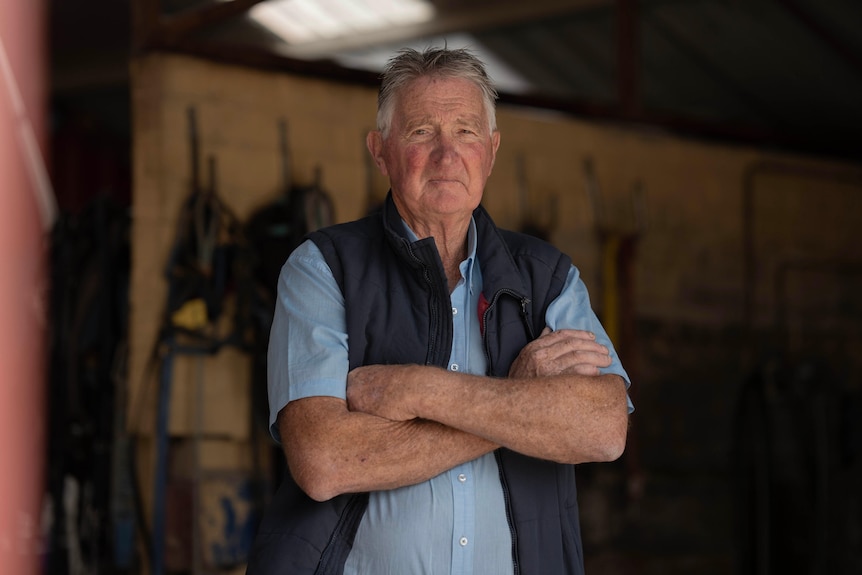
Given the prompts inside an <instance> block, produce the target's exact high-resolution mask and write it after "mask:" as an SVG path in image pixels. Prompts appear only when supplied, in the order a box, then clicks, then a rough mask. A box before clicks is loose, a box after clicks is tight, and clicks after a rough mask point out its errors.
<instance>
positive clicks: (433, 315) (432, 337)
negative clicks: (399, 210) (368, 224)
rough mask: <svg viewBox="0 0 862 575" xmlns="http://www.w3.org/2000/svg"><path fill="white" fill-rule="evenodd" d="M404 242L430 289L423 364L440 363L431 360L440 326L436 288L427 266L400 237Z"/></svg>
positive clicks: (435, 349)
mask: <svg viewBox="0 0 862 575" xmlns="http://www.w3.org/2000/svg"><path fill="white" fill-rule="evenodd" d="M402 242H403V243H404V247H405V248H406V249H407V253H408V254H409V255H410V258H411V259H412V260H413V261H414V262H416V263H418V264H419V265H420V266H422V277H423V279H424V280H425V283H427V284H428V288H429V289H430V290H431V303H430V317H429V332H430V334H429V336H428V353H427V355H426V356H425V365H440V364H439V362H433V361H431V358H433V357H435V356H436V353H437V335H438V334H437V332H438V331H439V329H440V328H439V326H440V317H439V316H440V310H439V307H440V306H439V303H440V302H439V301H438V299H439V298H438V297H437V293H436V292H437V290H436V289H435V288H434V279H433V278H432V277H431V270H430V268H429V266H428V265H427V264H426V263H425V262H424V261H423V260H422V259H421V258H420V257H419V256H417V255H416V254H415V253H413V246H412V245H410V242H408V241H407V240H404V239H402Z"/></svg>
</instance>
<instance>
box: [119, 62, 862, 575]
mask: <svg viewBox="0 0 862 575" xmlns="http://www.w3.org/2000/svg"><path fill="white" fill-rule="evenodd" d="M132 78H133V115H134V202H133V238H132V248H133V272H132V286H131V313H132V326H133V329H132V338H131V363H130V386H131V389H132V391H133V393H132V395H131V396H132V397H133V398H136V399H135V400H134V403H135V405H132V406H130V410H131V411H132V413H135V412H137V411H138V410H140V411H141V413H144V414H145V415H144V417H143V418H142V419H141V420H140V422H139V427H138V429H137V430H138V431H139V432H140V433H142V434H143V435H145V436H146V435H147V434H149V433H151V431H152V426H151V421H152V420H153V417H152V416H151V415H150V414H151V413H152V408H153V404H152V401H153V394H152V393H148V392H147V391H146V390H147V389H148V388H149V389H151V388H152V387H153V385H154V383H153V381H152V378H149V379H148V377H147V376H146V363H147V359H148V357H149V353H150V351H151V349H152V345H153V342H154V341H155V338H156V336H157V333H158V327H159V325H160V322H161V313H162V310H163V307H164V305H165V297H166V283H165V280H164V277H163V268H164V265H165V262H166V261H167V258H168V255H169V250H170V247H171V244H172V242H173V239H174V232H175V228H176V226H177V217H178V214H179V212H180V207H181V205H182V202H183V200H184V199H185V198H186V197H187V195H188V194H189V190H190V184H191V173H190V165H191V160H190V146H189V141H188V127H187V110H188V108H189V107H190V106H193V107H194V108H195V109H196V111H197V118H198V126H199V133H200V151H201V155H202V158H204V159H205V158H206V157H208V156H210V155H211V156H214V157H215V158H216V159H217V168H218V170H217V171H218V193H219V195H220V197H221V198H222V199H223V200H224V202H225V203H226V204H227V205H228V206H230V208H231V209H232V210H234V212H235V213H236V214H237V216H238V217H239V218H240V219H243V218H246V217H248V216H249V214H251V213H252V212H253V211H254V210H255V209H256V208H257V207H259V206H261V205H263V204H265V203H267V202H269V201H271V200H273V199H274V198H276V197H277V196H278V195H279V194H280V193H281V192H282V190H281V186H282V182H281V164H280V157H279V141H278V132H277V123H278V121H279V120H280V119H285V120H287V122H288V126H289V142H290V152H291V170H292V173H293V180H294V182H295V183H298V184H309V183H311V182H312V180H313V175H314V172H315V169H316V168H317V167H320V168H321V169H322V173H323V186H324V188H326V189H327V190H328V191H329V192H330V194H331V196H332V197H333V200H334V202H335V210H336V219H337V220H338V221H346V220H350V219H354V218H356V217H359V216H361V215H363V214H364V212H365V210H366V208H367V205H368V199H369V190H367V189H366V180H367V176H368V174H367V171H366V170H367V169H366V159H365V154H366V153H367V152H366V150H365V146H364V136H365V133H366V132H367V131H368V130H369V129H370V128H371V127H372V126H373V124H374V115H375V106H376V92H375V90H373V89H369V88H367V87H362V86H352V85H347V84H339V83H335V82H327V81H323V80H318V79H309V78H304V77H296V76H290V75H287V74H279V73H275V72H269V71H260V70H250V69H242V68H237V67H232V66H226V65H222V64H218V63H213V62H209V61H205V60H199V59H194V58H189V57H185V56H177V55H153V56H147V57H146V58H142V59H139V60H137V61H135V62H134V63H133V68H132ZM498 124H499V127H500V130H501V132H502V142H501V146H500V150H499V153H498V157H497V161H496V165H495V168H494V172H493V174H492V176H491V179H490V180H489V182H488V186H487V191H486V195H485V199H484V204H485V206H486V208H488V210H489V211H490V213H491V215H492V216H493V217H494V218H495V219H496V221H497V223H498V224H499V225H501V226H503V227H508V228H515V229H517V228H520V227H521V226H522V225H523V224H524V223H525V220H526V219H528V216H529V217H530V218H531V219H533V220H535V221H536V222H537V223H539V224H540V225H542V226H544V227H547V228H549V229H548V231H549V237H550V239H551V241H552V242H553V243H555V244H556V245H557V246H559V247H560V248H561V249H563V250H564V251H566V252H567V253H569V254H570V255H571V256H572V258H573V259H574V261H575V263H576V264H577V265H578V267H579V268H580V269H581V272H582V274H583V277H584V279H585V281H586V283H587V286H588V288H589V289H590V292H591V298H592V303H593V305H594V307H595V309H596V310H598V311H599V312H600V314H601V313H602V312H603V310H605V309H607V308H606V307H605V305H604V304H606V303H607V302H609V301H611V298H616V299H619V298H621V297H626V298H628V301H627V302H626V303H627V305H629V306H630V308H629V309H631V310H633V312H632V313H630V315H629V316H627V317H626V318H624V319H626V320H627V321H628V322H629V326H628V327H629V328H630V329H631V328H633V329H634V335H635V337H634V338H633V339H631V340H630V343H628V344H627V345H628V346H629V349H621V350H620V352H621V354H622V356H623V359H624V361H625V362H626V364H627V365H628V366H629V367H630V370H631V372H632V375H633V377H634V378H635V385H636V388H635V390H633V394H634V395H635V403H636V404H637V411H636V412H635V415H634V424H633V432H632V433H633V438H632V439H633V440H632V443H631V444H630V445H631V448H630V452H629V454H627V455H626V456H624V458H623V460H621V461H620V462H618V463H616V464H613V465H609V466H605V467H603V468H597V469H595V470H592V469H590V468H589V467H585V469H584V474H583V475H584V480H583V486H582V498H583V499H584V500H585V503H584V504H583V507H584V525H585V534H586V535H585V540H586V541H587V543H588V547H589V549H588V550H589V552H590V555H589V557H588V559H589V560H590V561H591V562H593V563H594V564H595V565H598V566H599V567H597V569H598V570H597V571H595V572H602V573H650V572H661V573H692V572H698V573H723V572H728V571H727V570H726V569H725V568H726V567H728V566H729V565H730V564H731V563H732V561H733V553H734V546H733V542H732V539H733V534H732V533H731V531H732V518H731V517H730V514H729V509H730V508H732V506H733V499H732V493H731V491H730V489H729V487H728V484H727V476H728V474H729V457H730V449H731V447H730V437H731V435H732V431H733V429H732V419H733V418H732V412H733V408H734V402H735V399H736V397H737V395H738V392H739V387H740V385H741V383H742V381H743V379H744V378H745V376H746V374H747V373H748V371H749V370H750V369H752V367H753V366H754V365H755V364H756V362H757V359H758V357H757V354H758V351H759V350H758V347H759V346H760V342H761V339H759V338H760V336H763V337H764V338H766V337H767V336H768V335H769V332H770V328H771V326H772V325H773V319H774V314H775V309H776V305H777V302H778V299H777V296H776V287H775V285H776V284H775V277H776V273H777V271H776V270H778V268H779V266H780V265H781V264H782V262H785V261H791V260H793V261H799V262H802V261H826V260H829V261H834V260H838V259H841V260H842V261H847V262H852V261H855V262H859V261H860V260H862V242H859V241H858V238H857V237H856V227H857V223H858V221H859V216H860V215H862V205H860V201H862V199H860V198H862V194H860V189H859V188H860V184H858V183H857V178H858V177H859V176H858V174H857V167H855V166H852V165H846V164H842V163H840V162H835V161H826V160H821V159H817V158H803V157H797V156H791V155H782V154H775V153H769V152H766V151H761V150H756V149H753V148H746V147H730V146H721V145H717V144H710V143H703V142H696V141H691V140H686V139H683V138H680V137H676V136H674V135H672V134H667V133H662V132H659V131H656V130H648V129H634V128H630V127H621V126H613V125H607V124H600V123H596V122H590V121H586V120H578V119H573V118H569V117H564V116H561V115H557V114H552V113H547V112H542V111H537V110H531V109H524V108H512V107H508V106H500V107H499V109H498ZM521 161H522V162H523V164H522V165H523V172H522V173H520V172H519V171H518V165H519V162H521ZM585 162H589V163H591V165H592V166H593V169H594V172H595V175H596V179H595V181H594V182H593V183H592V184H591V181H590V180H589V179H588V178H587V175H586V172H585V167H584V166H585ZM764 162H767V163H770V165H773V166H778V168H777V169H775V170H763V171H762V172H760V173H759V174H758V175H757V176H756V177H754V178H752V179H751V180H747V179H746V178H747V175H748V174H749V173H750V171H751V170H752V168H753V167H754V166H758V165H761V164H762V163H764ZM205 166H206V163H205V160H204V161H202V163H201V173H200V178H201V181H202V182H203V183H204V184H206V167H205ZM788 167H789V168H792V169H784V168H788ZM812 173H813V174H815V175H814V176H812V175H811V174H812ZM835 174H839V175H840V177H838V178H835V177H833V176H834V175H835ZM522 175H523V177H522ZM747 181H748V182H750V183H749V185H750V186H751V188H750V189H754V190H756V191H755V192H754V193H753V194H752V196H751V197H752V198H753V203H752V205H753V210H752V211H751V212H750V214H753V216H752V218H753V220H752V221H754V222H755V223H756V225H755V229H756V234H755V237H754V241H753V244H752V246H751V247H753V250H752V251H753V252H754V253H755V256H756V257H755V261H756V269H755V274H754V276H753V279H752V281H751V286H752V292H753V301H754V306H753V308H754V313H753V317H752V318H751V323H752V326H751V327H753V328H754V330H753V331H754V333H756V334H757V337H755V339H752V338H751V333H752V330H749V329H748V328H749V326H748V325H746V323H747V321H748V319H749V318H746V317H745V313H744V302H745V300H746V289H747V285H748V284H747V283H746V276H745V273H746V261H748V260H746V257H748V255H747V254H746V244H745V230H746V228H745V225H746V220H745V217H744V214H745V212H744V208H745V202H744V198H745V193H746V185H747V184H746V182H747ZM373 182H374V187H375V189H374V191H373V195H374V196H375V197H376V198H377V199H379V198H382V196H383V195H384V194H385V191H386V183H385V181H383V179H382V178H381V177H380V176H379V174H378V175H375V176H374V177H373ZM522 182H523V183H525V184H526V185H525V186H524V185H522ZM596 183H597V184H598V190H599V193H595V191H593V192H591V189H594V188H591V185H593V186H595V184H596ZM638 190H639V191H638ZM525 205H526V206H528V208H527V209H528V211H529V214H525V213H524V206H525ZM611 235H613V236H615V237H628V238H630V239H634V241H635V243H634V245H635V246H636V249H635V252H634V254H635V255H634V260H633V264H632V272H633V275H632V278H631V281H630V283H629V285H627V286H620V285H612V284H611V283H610V282H608V281H605V280H607V279H608V278H607V270H608V269H607V268H606V267H604V266H603V260H604V258H605V255H606V254H607V252H606V249H605V248H606V243H605V242H606V240H607V238H608V237H610V236H611ZM818 273H819V274H820V275H817V274H818ZM785 281H786V293H787V297H788V303H787V309H788V310H789V312H788V315H787V317H788V321H790V322H791V323H792V325H794V326H796V332H798V333H797V336H798V337H797V338H796V339H795V340H792V341H790V343H791V344H793V345H796V346H797V347H798V346H802V345H805V344H806V343H808V342H807V340H806V337H808V336H806V335H804V334H807V333H809V330H808V327H809V325H810V324H811V323H812V322H814V323H816V324H817V326H818V329H819V330H820V333H821V337H820V341H825V340H826V339H828V337H834V338H835V339H834V341H833V343H832V345H831V348H830V349H824V351H826V352H830V353H838V355H840V357H842V358H844V357H846V356H848V355H852V354H849V353H846V351H847V349H849V347H850V346H853V345H857V346H858V343H859V341H860V334H859V330H858V327H856V324H854V323H852V321H853V318H854V317H855V318H858V315H859V312H860V310H859V308H858V303H854V298H853V297H852V294H853V293H859V292H858V290H857V291H855V292H854V291H853V290H856V287H858V284H859V275H858V274H856V275H852V274H844V275H843V276H841V278H840V279H839V278H838V276H836V275H835V273H833V272H832V271H830V270H829V269H827V270H826V271H820V272H817V273H814V272H811V273H809V272H807V271H805V270H802V269H801V268H800V269H795V270H792V271H791V272H788V275H787V276H786V278H785ZM627 292H630V295H629V296H626V295H625V293H627ZM854 306H856V307H854ZM609 327H611V326H609ZM623 327H625V326H623ZM854 329H855V331H854ZM830 330H831V331H830ZM827 332H829V333H831V334H832V335H831V336H828V337H827V335H825V334H826V333H827ZM782 333H784V334H786V333H789V332H788V331H787V330H785V331H784V332H782ZM791 339H792V338H791ZM627 341H628V340H627ZM794 342H795V343H794ZM835 342H841V343H835ZM827 347H828V346H827ZM835 348H840V349H838V350H837V351H836V349H835ZM839 352H841V353H839ZM189 361H194V360H189ZM246 361H247V359H246V358H243V357H242V356H241V354H234V355H225V356H221V357H219V358H207V359H205V360H204V363H205V366H204V367H203V372H202V373H203V374H204V378H203V379H204V383H205V385H206V386H207V391H206V394H205V396H204V402H203V403H204V416H203V417H202V419H201V420H200V421H203V429H202V430H200V431H201V432H202V433H203V434H204V435H206V436H208V437H217V438H228V439H230V440H236V441H248V440H249V434H248V429H249V425H250V424H249V422H248V417H249V408H248V407H249V406H248V403H247V402H248V397H249V394H250V385H251V382H250V381H249V377H248V374H249V373H250V371H249V370H248V369H247V366H246V364H245V363H244V362H246ZM856 361H857V362H858V361H859V360H858V359H857V360H856ZM855 367H856V368H858V365H857V366H855ZM197 369H198V368H197V367H196V366H195V365H191V364H189V363H188V362H184V361H180V362H179V363H178V365H177V367H176V369H175V371H174V375H175V377H174V379H175V382H174V392H173V395H172V405H173V406H176V407H175V409H174V410H173V411H174V413H173V416H172V419H171V424H170V429H171V432H172V434H174V435H175V436H178V437H184V436H185V437H187V436H190V435H191V434H192V432H193V426H192V424H191V423H190V422H191V421H192V420H193V415H192V414H193V413H194V409H193V406H194V404H195V399H194V397H195V396H194V393H195V385H196V383H195V382H196V381H197V380H198V378H199V375H197V374H199V373H201V372H199V371H197ZM853 373H855V374H858V373H859V370H858V369H856V370H855V371H854V372H853ZM851 379H852V378H851ZM850 385H855V386H858V385H859V384H858V381H857V380H856V379H852V381H851V384H850ZM143 460H144V463H145V462H146V458H143ZM142 469H143V473H144V475H147V474H148V473H149V472H151V471H152V470H151V469H148V468H147V467H146V466H145V465H144V466H142ZM693 526H697V528H696V529H695V528H693ZM709 566H711V567H709Z"/></svg>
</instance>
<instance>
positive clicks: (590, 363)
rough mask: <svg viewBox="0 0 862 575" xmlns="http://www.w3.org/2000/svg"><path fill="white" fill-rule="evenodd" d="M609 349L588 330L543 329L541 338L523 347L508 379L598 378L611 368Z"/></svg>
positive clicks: (510, 370)
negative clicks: (550, 377) (579, 376)
mask: <svg viewBox="0 0 862 575" xmlns="http://www.w3.org/2000/svg"><path fill="white" fill-rule="evenodd" d="M610 364H611V356H610V354H609V352H608V348H607V347H605V346H604V345H602V344H600V343H597V342H596V340H595V336H594V335H593V334H592V333H591V332H588V331H581V330H577V329H561V330H559V331H551V330H550V329H549V328H547V327H546V328H545V329H544V330H542V333H541V334H540V335H539V337H538V339H535V340H533V341H531V342H530V343H528V344H527V345H526V346H524V349H522V350H521V353H519V354H518V357H517V358H515V361H514V363H512V367H511V368H510V369H509V377H512V378H521V377H524V378H529V377H542V376H548V375H563V374H579V375H599V374H600V371H599V368H602V367H608V366H609V365H610Z"/></svg>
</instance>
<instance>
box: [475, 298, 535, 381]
mask: <svg viewBox="0 0 862 575" xmlns="http://www.w3.org/2000/svg"><path fill="white" fill-rule="evenodd" d="M503 295H509V296H512V297H513V298H515V299H517V300H518V302H519V303H520V305H521V320H523V322H524V327H526V328H527V335H528V336H529V338H530V341H533V340H534V339H536V335H535V334H534V333H533V326H532V325H531V324H530V318H529V314H528V313H527V306H528V305H529V304H530V298H528V297H524V296H522V295H521V294H519V293H518V292H516V291H515V290H513V289H509V288H502V289H500V290H497V292H495V293H494V297H492V298H491V301H490V303H488V307H487V309H485V313H483V314H482V337H483V338H484V340H485V359H486V360H487V362H488V368H489V369H490V370H491V371H492V372H494V371H495V369H494V366H493V364H492V363H491V352H490V351H489V349H488V312H490V311H491V309H492V308H493V307H494V306H495V305H497V302H498V301H499V300H500V297H501V296H503ZM493 375H501V374H493ZM503 375H505V374H503Z"/></svg>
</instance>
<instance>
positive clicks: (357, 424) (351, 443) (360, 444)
mask: <svg viewBox="0 0 862 575" xmlns="http://www.w3.org/2000/svg"><path fill="white" fill-rule="evenodd" d="M279 428H280V432H281V437H282V441H283V443H284V451H285V455H286V456H287V460H288V467H289V468H290V472H291V474H292V475H293V477H294V479H295V480H296V482H297V484H298V485H299V486H300V487H301V488H302V489H303V490H304V491H305V492H306V493H307V494H308V495H309V496H310V497H312V498H314V499H317V500H320V501H323V500H326V499H330V498H332V497H334V496H336V495H339V494H341V493H354V492H363V491H376V490H385V489H394V488H397V487H402V486H405V485H412V484H415V483H419V482H421V481H425V480H427V479H430V478H431V477H434V476H436V475H438V474H440V473H442V472H444V471H447V470H448V469H451V468H452V467H455V466H456V465H459V464H461V463H464V462H466V461H470V460H472V459H475V458H477V457H479V456H481V455H484V454H485V453H488V452H490V451H493V450H494V449H495V448H496V445H494V444H493V443H492V442H490V441H488V440H486V439H482V438H480V437H477V436H473V435H471V434H469V433H465V432H463V431H460V430H457V429H453V428H451V427H448V426H446V425H444V424H442V423H439V422H434V421H426V420H421V419H415V420H410V421H390V420H388V419H384V418H381V417H376V416H373V415H368V414H365V413H358V412H350V411H348V410H347V407H346V405H345V403H344V402H343V401H341V400H338V399H336V398H328V397H323V398H307V399H303V400H298V401H296V402H293V403H291V404H288V406H287V407H285V408H284V409H283V410H282V412H281V413H280V414H279Z"/></svg>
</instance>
